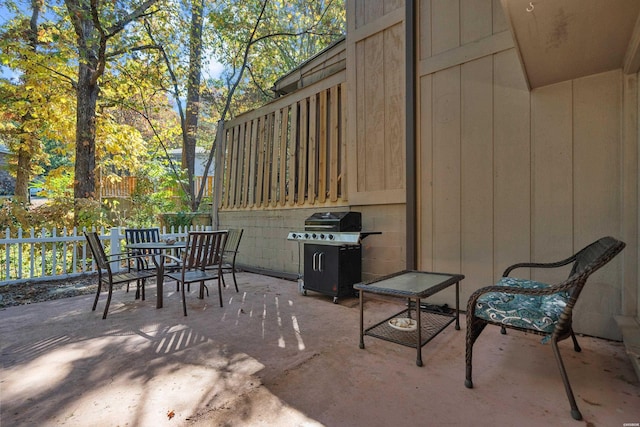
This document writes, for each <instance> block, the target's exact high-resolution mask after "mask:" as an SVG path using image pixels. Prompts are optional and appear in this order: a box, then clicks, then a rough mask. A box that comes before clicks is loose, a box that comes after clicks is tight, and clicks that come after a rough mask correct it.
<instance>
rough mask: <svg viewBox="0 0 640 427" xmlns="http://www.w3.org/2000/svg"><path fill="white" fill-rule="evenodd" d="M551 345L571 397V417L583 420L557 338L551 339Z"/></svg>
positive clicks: (568, 396)
mask: <svg viewBox="0 0 640 427" xmlns="http://www.w3.org/2000/svg"><path fill="white" fill-rule="evenodd" d="M551 347H552V348H553V354H554V356H555V357H556V362H558V368H560V376H562V382H563V383H564V389H565V391H566V392H567V398H568V399H569V405H570V406H571V417H572V418H573V419H574V420H578V421H580V420H582V414H581V413H580V410H579V409H578V405H577V404H576V399H575V397H573V391H572V390H571V385H570V384H569V377H568V376H567V371H566V370H565V368H564V363H562V357H560V349H558V340H557V338H552V339H551Z"/></svg>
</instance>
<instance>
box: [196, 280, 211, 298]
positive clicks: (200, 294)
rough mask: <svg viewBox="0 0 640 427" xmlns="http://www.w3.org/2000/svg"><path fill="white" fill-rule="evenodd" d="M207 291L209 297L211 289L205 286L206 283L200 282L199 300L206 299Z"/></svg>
mask: <svg viewBox="0 0 640 427" xmlns="http://www.w3.org/2000/svg"><path fill="white" fill-rule="evenodd" d="M205 289H206V290H207V296H209V288H208V287H207V285H205V284H204V282H200V293H199V295H198V298H200V299H204V291H205Z"/></svg>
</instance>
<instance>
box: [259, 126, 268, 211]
mask: <svg viewBox="0 0 640 427" xmlns="http://www.w3.org/2000/svg"><path fill="white" fill-rule="evenodd" d="M266 122H267V118H266V116H262V117H260V119H259V122H258V129H259V130H258V144H257V146H258V147H257V150H258V167H257V170H256V206H262V183H263V180H264V176H265V165H264V150H265V143H264V140H265V132H266Z"/></svg>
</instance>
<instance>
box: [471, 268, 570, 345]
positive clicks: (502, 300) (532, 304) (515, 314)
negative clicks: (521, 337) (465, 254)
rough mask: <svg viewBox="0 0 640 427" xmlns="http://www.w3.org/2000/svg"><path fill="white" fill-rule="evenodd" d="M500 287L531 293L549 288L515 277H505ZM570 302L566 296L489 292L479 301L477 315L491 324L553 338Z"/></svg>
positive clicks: (562, 294)
mask: <svg viewBox="0 0 640 427" xmlns="http://www.w3.org/2000/svg"><path fill="white" fill-rule="evenodd" d="M497 285H498V286H510V287H519V288H531V289H538V288H548V287H549V285H547V284H545V283H540V282H535V281H533V280H525V279H516V278H513V277H503V278H502V279H501V280H500V281H499V282H498V283H497ZM567 300H568V294H567V293H566V292H558V293H555V294H551V295H539V296H531V295H522V294H519V295H518V294H507V293H503V292H489V293H486V294H484V295H482V296H481V297H480V298H478V302H477V304H476V309H475V313H476V316H477V317H479V318H481V319H485V320H489V321H491V322H497V323H502V324H504V325H510V326H515V327H519V328H525V329H532V330H536V331H540V332H545V333H549V334H551V333H552V332H553V329H554V328H555V325H556V323H558V318H559V317H560V314H561V313H562V312H563V311H564V308H565V306H566V305H567Z"/></svg>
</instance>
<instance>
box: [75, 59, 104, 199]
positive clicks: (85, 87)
mask: <svg viewBox="0 0 640 427" xmlns="http://www.w3.org/2000/svg"><path fill="white" fill-rule="evenodd" d="M90 60H91V58H83V59H81V60H80V66H79V71H78V89H77V99H76V102H77V105H78V110H77V115H76V163H75V182H74V185H73V197H74V199H76V200H77V199H93V198H95V190H96V175H95V174H96V171H95V169H96V105H97V102H98V93H99V88H98V84H97V83H93V81H92V72H91V68H93V69H95V66H96V65H95V63H94V64H91V63H89V61H90Z"/></svg>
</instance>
